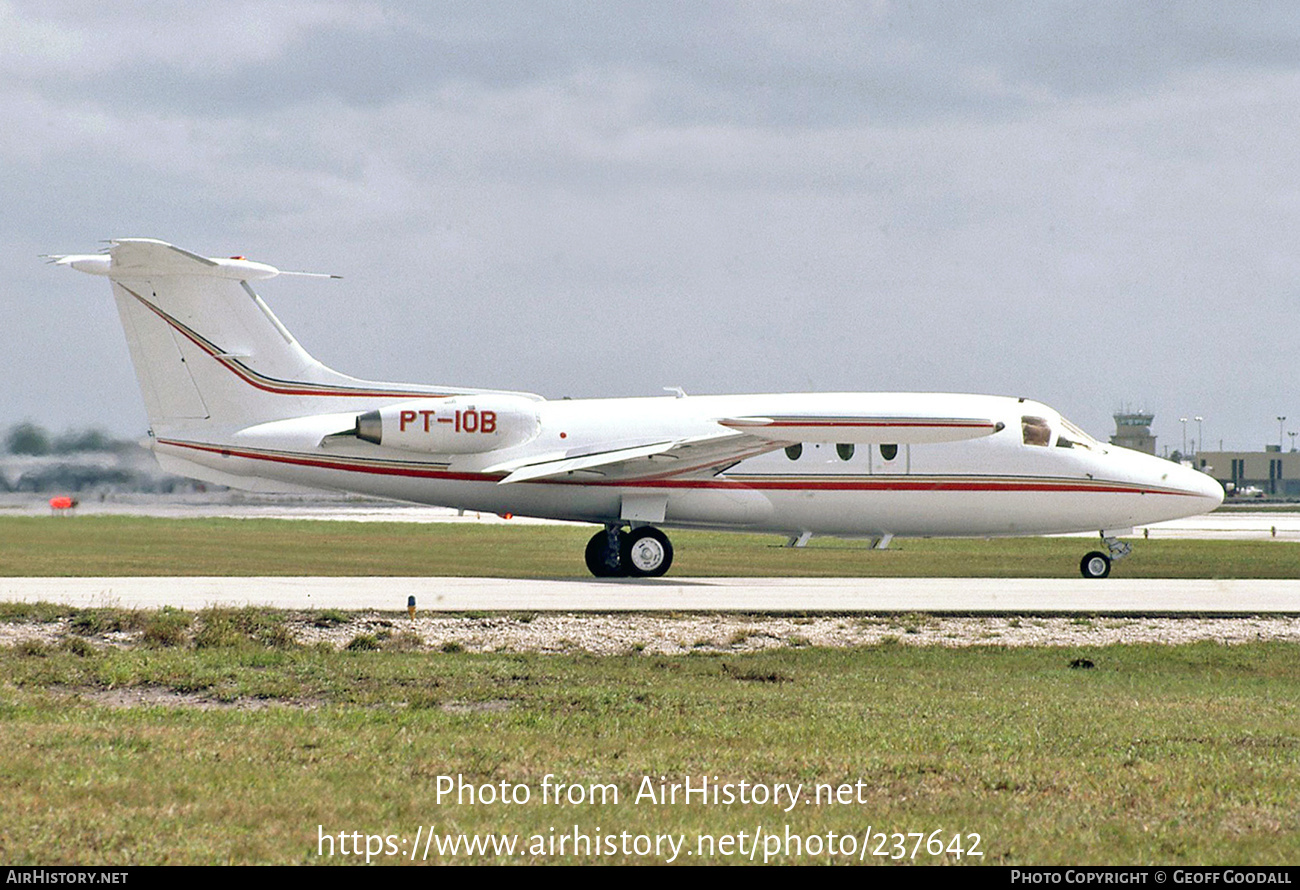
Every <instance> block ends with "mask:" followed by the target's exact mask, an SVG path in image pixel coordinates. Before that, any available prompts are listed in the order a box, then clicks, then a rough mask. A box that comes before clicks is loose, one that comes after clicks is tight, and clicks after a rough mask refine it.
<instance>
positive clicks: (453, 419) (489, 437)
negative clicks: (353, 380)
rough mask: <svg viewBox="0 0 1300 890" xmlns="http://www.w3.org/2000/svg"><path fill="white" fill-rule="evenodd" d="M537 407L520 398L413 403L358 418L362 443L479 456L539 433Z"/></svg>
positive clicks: (480, 398) (455, 399) (399, 403)
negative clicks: (363, 441) (477, 454)
mask: <svg viewBox="0 0 1300 890" xmlns="http://www.w3.org/2000/svg"><path fill="white" fill-rule="evenodd" d="M541 425H542V424H541V419H540V418H539V417H538V415H537V403H536V402H534V401H532V400H530V399H525V398H520V397H518V396H508V395H481V396H478V395H475V396H452V397H451V398H445V399H414V400H412V401H409V402H398V403H396V404H394V405H388V406H386V407H383V408H380V409H378V410H376V411H367V412H366V413H364V414H359V415H357V427H356V434H357V438H358V439H363V440H365V441H366V442H374V443H375V444H376V445H384V446H387V447H389V448H404V449H406V450H407V451H424V452H430V453H433V454H475V453H478V452H482V451H495V450H497V449H498V448H509V447H511V446H513V445H522V444H524V443H525V442H528V441H530V440H532V439H533V438H535V437H536V436H537V434H538V432H539V431H540V430H541Z"/></svg>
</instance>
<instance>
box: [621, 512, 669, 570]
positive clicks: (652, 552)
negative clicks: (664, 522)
mask: <svg viewBox="0 0 1300 890" xmlns="http://www.w3.org/2000/svg"><path fill="white" fill-rule="evenodd" d="M620 557H621V559H620V564H621V565H622V566H623V567H624V568H625V569H626V571H627V573H628V574H629V575H631V576H632V577H633V578H658V577H659V576H660V575H662V574H663V573H664V572H666V571H668V567H669V566H671V565H672V564H673V545H672V544H670V543H668V536H667V535H665V534H664V533H663V532H661V531H659V529H657V528H652V527H650V526H648V525H643V526H641V528H638V529H633V530H632V532H631V533H629V534H626V535H624V536H623V547H622V551H621V553H620Z"/></svg>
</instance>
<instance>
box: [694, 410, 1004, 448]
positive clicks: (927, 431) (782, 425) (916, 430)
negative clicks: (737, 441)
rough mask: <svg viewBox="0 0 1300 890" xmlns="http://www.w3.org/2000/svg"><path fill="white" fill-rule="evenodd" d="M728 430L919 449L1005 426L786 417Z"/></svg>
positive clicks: (731, 421)
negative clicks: (915, 446)
mask: <svg viewBox="0 0 1300 890" xmlns="http://www.w3.org/2000/svg"><path fill="white" fill-rule="evenodd" d="M718 423H720V424H722V425H723V426H725V427H727V428H728V429H733V430H737V431H739V432H744V433H747V434H749V435H751V436H757V437H759V438H760V439H766V440H768V441H771V442H835V443H839V442H843V443H857V444H862V445H866V444H872V443H877V442H887V443H893V444H899V445H919V444H925V443H932V442H959V441H961V440H963V439H978V438H980V437H982V436H991V435H993V434H994V433H996V432H997V431H998V430H1000V429H1002V427H1003V425H1002V424H1000V423H998V422H996V421H994V420H990V419H989V418H986V417H900V416H890V417H884V416H868V415H826V414H821V415H812V414H807V415H802V414H785V415H775V414H774V415H771V416H768V417H726V418H723V419H722V420H719V421H718Z"/></svg>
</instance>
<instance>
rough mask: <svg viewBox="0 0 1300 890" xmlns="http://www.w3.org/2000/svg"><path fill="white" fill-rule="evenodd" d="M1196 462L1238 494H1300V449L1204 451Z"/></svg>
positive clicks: (1199, 467) (1260, 495)
mask: <svg viewBox="0 0 1300 890" xmlns="http://www.w3.org/2000/svg"><path fill="white" fill-rule="evenodd" d="M1193 465H1194V466H1195V467H1196V468H1197V469H1198V470H1200V471H1201V472H1203V473H1206V474H1208V475H1210V476H1213V477H1214V478H1215V479H1217V480H1218V481H1219V483H1220V484H1221V485H1222V486H1223V488H1224V490H1225V491H1227V492H1228V493H1229V494H1233V493H1234V492H1235V493H1236V494H1237V496H1239V497H1240V496H1242V495H1246V496H1252V495H1253V496H1256V497H1300V451H1283V450H1282V449H1281V447H1279V446H1277V445H1266V446H1265V447H1264V450H1263V451H1202V452H1200V453H1199V454H1197V455H1196V457H1195V459H1194V460H1193Z"/></svg>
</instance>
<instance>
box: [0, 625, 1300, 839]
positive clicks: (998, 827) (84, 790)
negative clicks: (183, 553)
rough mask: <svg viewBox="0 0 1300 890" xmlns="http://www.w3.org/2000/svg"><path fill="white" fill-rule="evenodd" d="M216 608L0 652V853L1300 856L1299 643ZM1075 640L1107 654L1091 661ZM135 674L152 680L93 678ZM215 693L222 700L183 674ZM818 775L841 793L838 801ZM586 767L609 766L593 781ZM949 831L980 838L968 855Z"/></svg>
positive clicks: (594, 770) (1091, 653)
mask: <svg viewBox="0 0 1300 890" xmlns="http://www.w3.org/2000/svg"><path fill="white" fill-rule="evenodd" d="M174 617H175V616H174V615H173V616H171V618H172V619H174ZM148 620H152V621H160V622H163V623H165V622H166V621H167V620H169V617H168V615H167V614H165V613H162V614H156V615H153V616H152V617H150V618H149V619H148ZM204 620H208V621H213V622H214V623H216V624H219V625H221V627H222V628H223V630H221V631H220V632H219V633H216V632H214V633H209V634H207V635H206V636H202V635H201V633H192V636H191V637H187V638H185V639H186V640H188V641H182V640H180V639H178V638H170V637H168V636H166V635H162V636H160V637H158V638H157V639H158V642H155V643H154V644H152V645H142V646H140V647H137V648H134V649H129V650H124V651H118V650H96V649H93V648H92V647H88V646H84V645H77V644H76V641H75V640H74V641H71V642H66V643H65V644H62V645H57V646H42V645H37V644H33V645H26V646H18V647H7V648H0V671H2V672H3V674H2V675H3V677H4V680H3V682H2V683H0V746H3V750H4V751H5V756H4V758H3V761H0V811H3V812H4V813H5V820H4V824H3V826H2V827H0V858H2V859H3V860H4V861H5V862H7V863H9V864H21V863H43V864H54V863H71V862H82V863H219V862H235V863H258V862H260V863H293V862H306V863H310V862H319V861H322V857H321V856H320V855H319V854H320V853H321V852H322V851H323V852H326V853H328V852H329V849H330V847H331V846H332V847H333V848H334V855H333V856H332V857H330V856H326V857H323V858H324V860H325V861H330V862H335V863H337V862H359V861H364V859H365V857H364V856H360V857H358V856H344V855H343V853H342V847H341V846H340V842H339V838H338V835H339V833H340V832H344V833H346V834H347V835H348V837H347V839H346V840H345V841H344V842H343V843H344V845H345V846H346V847H347V848H348V849H349V850H351V849H354V848H355V849H361V850H364V849H365V848H366V843H367V842H366V840H365V838H366V836H374V838H375V840H373V841H372V842H371V845H372V849H376V851H377V852H378V855H377V856H376V857H374V858H375V859H376V860H377V861H380V862H387V863H398V862H405V861H409V856H410V855H411V849H412V848H413V847H414V846H415V842H414V838H415V835H416V832H417V830H419V831H420V832H422V833H424V836H425V837H427V832H428V831H429V827H428V826H430V825H432V826H434V831H435V833H436V834H437V835H438V836H439V837H440V838H441V837H442V836H443V835H444V834H445V835H447V836H449V837H451V838H453V839H454V838H455V836H457V835H460V834H462V833H463V834H467V835H475V834H483V835H488V834H492V835H502V836H507V839H508V838H509V837H515V836H517V839H516V840H515V843H517V844H519V845H520V846H518V847H517V848H516V850H515V852H514V853H513V854H507V853H505V852H500V851H499V852H497V853H493V852H490V851H489V852H486V853H476V854H469V853H467V852H466V850H465V849H464V848H461V849H460V851H459V852H458V853H456V854H452V853H451V852H449V851H448V852H444V853H443V854H442V855H440V854H439V853H438V851H437V847H436V846H435V847H433V852H432V853H431V854H430V856H429V859H430V861H438V862H446V861H457V862H481V861H496V860H503V861H511V862H538V863H547V862H556V861H568V862H574V861H578V862H582V861H629V862H633V861H640V862H659V861H665V860H666V859H668V858H669V855H670V854H669V850H668V848H667V847H665V848H663V849H662V850H661V852H660V853H659V854H654V853H652V852H650V850H649V847H646V848H645V849H646V852H645V854H644V855H639V854H638V853H637V847H636V846H633V847H631V848H628V849H624V848H621V847H620V848H619V849H617V850H613V851H606V850H604V849H602V848H601V847H599V846H598V847H597V848H596V850H595V851H594V852H593V851H591V850H582V849H579V850H578V852H577V853H576V854H575V853H574V851H573V849H572V848H570V849H568V850H567V852H564V853H561V852H560V851H559V850H557V849H555V848H553V847H550V846H549V844H553V843H556V841H555V839H556V838H558V837H559V836H561V835H563V836H566V837H568V836H570V835H572V834H573V833H575V832H576V833H578V834H582V835H586V836H588V837H589V838H590V837H591V836H593V835H595V834H598V833H599V834H601V835H602V836H603V835H615V834H621V833H623V832H627V833H628V836H629V838H633V837H640V836H644V837H646V838H653V837H656V836H664V837H668V836H671V837H673V838H677V839H679V842H680V844H681V846H680V847H679V849H680V850H681V852H680V853H679V858H678V859H677V861H684V862H690V861H695V862H699V861H701V859H703V860H706V861H717V862H726V861H746V860H747V859H748V857H747V855H745V850H744V848H743V847H741V848H739V850H740V851H739V852H737V849H738V848H735V847H731V848H718V847H715V848H713V849H712V852H711V853H710V848H709V847H708V845H707V843H706V841H704V840H702V838H703V837H705V836H709V837H712V838H713V843H715V844H716V843H717V840H718V838H719V837H721V836H724V835H729V836H732V838H733V841H734V840H736V836H737V835H739V834H740V833H742V832H744V833H745V835H746V836H747V837H748V838H749V840H750V842H751V843H752V842H753V839H754V837H755V836H756V835H760V834H761V835H762V836H763V837H764V838H765V840H764V842H763V844H764V846H763V847H760V848H759V849H758V851H757V857H756V858H757V861H762V859H763V858H764V853H765V851H766V853H767V854H768V855H770V856H771V857H772V858H773V859H774V860H775V861H787V862H808V861H828V862H839V861H858V859H859V857H861V858H862V859H863V860H865V861H867V862H888V861H891V858H890V857H895V856H898V857H900V858H903V859H907V860H913V859H914V860H915V861H918V862H952V863H956V862H964V863H997V864H1016V863H1019V864H1029V863H1037V864H1043V863H1075V864H1078V863H1120V864H1125V863H1127V864H1132V863H1167V864H1175V863H1189V864H1208V863H1239V864H1242V863H1252V864H1260V863H1293V862H1295V861H1297V860H1298V859H1300V808H1297V789H1298V788H1300V756H1298V755H1300V649H1298V648H1297V647H1295V646H1288V645H1278V644H1250V645H1244V646H1235V647H1228V646H1222V645H1217V644H1198V645H1191V646H1182V647H1159V646H1119V647H1109V648H1103V649H1095V650H1086V651H1074V650H1061V649H1053V648H1037V649H1020V650H1011V649H1003V648H996V647H989V648H978V647H977V648H972V649H965V650H950V649H940V648H912V647H905V646H899V645H896V644H886V645H881V646H877V647H871V648H864V649H857V650H816V649H802V650H789V649H787V650H782V651H779V652H772V653H768V654H761V655H751V656H745V657H730V656H714V657H700V656H683V657H677V658H651V657H638V656H630V657H618V658H591V657H575V656H542V655H470V654H467V653H455V652H452V653H428V652H423V653H416V652H406V651H400V646H397V647H390V648H389V649H383V648H381V649H378V650H374V651H334V650H332V649H329V650H327V649H325V648H323V647H312V648H302V647H297V646H293V645H291V644H288V643H286V642H285V641H284V639H283V637H282V636H277V634H276V633H275V632H274V630H273V628H274V626H275V622H276V618H275V616H274V613H266V612H259V611H252V610H245V611H241V612H232V611H227V612H226V613H224V614H223V615H220V616H216V617H212V616H209V617H208V618H206V619H204ZM222 622H224V624H223V623H222ZM193 630H194V629H193V628H190V631H191V632H193ZM168 640H170V643H169V642H167V641H168ZM1082 658H1086V659H1088V660H1089V661H1090V662H1092V664H1093V665H1094V667H1093V668H1092V669H1082V668H1072V667H1071V663H1072V662H1075V663H1077V662H1076V659H1082ZM119 690H130V691H135V692H139V693H145V694H143V695H141V700H142V701H143V702H144V704H143V705H137V706H135V707H113V706H109V705H107V704H104V703H103V702H105V701H107V699H106V696H110V695H112V694H113V693H114V692H115V691H119ZM196 694H197V695H201V696H203V697H204V701H205V702H206V703H207V704H205V705H204V706H203V707H200V706H198V705H196V704H194V703H193V702H192V701H191V700H190V699H187V698H185V696H194V695H196ZM149 702H155V704H149ZM213 702H217V703H220V702H224V703H226V705H227V706H224V707H222V706H216V707H213V706H212V703H213ZM548 775H549V776H552V778H551V779H550V780H549V782H550V784H551V785H554V784H555V783H557V782H559V783H565V784H568V785H572V786H574V788H577V789H579V790H580V791H581V797H582V798H583V799H582V801H581V802H580V803H577V804H570V803H569V802H568V794H569V793H572V792H573V788H571V789H569V792H563V793H562V800H563V801H564V802H562V803H560V804H555V803H554V802H553V801H551V802H547V803H543V802H542V794H543V786H544V784H546V783H547V782H548V780H547V778H546V777H547V776H548ZM458 777H459V779H458ZM646 777H649V778H648V781H649V787H651V788H653V789H658V788H660V787H662V786H668V785H671V784H673V783H680V782H682V781H683V780H685V779H688V778H689V779H690V780H691V781H692V782H693V783H695V784H697V785H698V784H699V783H700V782H701V781H702V777H709V780H710V781H716V782H717V783H719V784H731V785H732V788H733V791H736V790H737V789H738V788H739V783H740V782H742V781H743V782H746V783H749V785H750V786H751V787H752V786H754V785H762V786H766V787H769V788H770V787H771V786H774V785H779V784H789V785H798V786H802V787H801V789H800V791H799V795H798V800H799V801H800V802H799V803H798V804H797V805H795V806H793V807H792V808H791V809H790V811H789V812H786V811H785V810H786V806H785V804H784V798H783V803H782V805H780V806H778V805H775V804H773V803H772V802H770V801H769V802H764V803H756V802H752V801H749V802H740V801H736V802H733V803H731V804H730V805H726V804H724V803H720V804H717V805H714V804H711V803H701V802H700V800H699V799H698V797H697V798H696V799H694V800H692V801H691V802H690V803H685V802H683V801H682V800H681V799H680V797H679V799H678V801H677V803H675V804H674V803H663V802H660V801H657V800H656V801H653V802H652V801H651V800H649V799H647V798H645V797H644V796H643V797H642V799H641V800H639V801H638V800H637V794H638V791H644V790H645V788H646V785H645V783H646V781H647V778H646ZM461 780H463V781H464V782H466V783H469V784H470V785H472V786H476V787H477V786H481V785H483V784H489V785H492V786H493V788H494V793H499V792H498V791H497V790H496V789H499V788H500V787H501V785H500V783H502V782H505V783H506V784H507V786H508V788H509V789H510V794H511V795H512V796H513V797H514V798H515V799H516V800H518V799H519V797H520V796H521V793H520V789H521V788H522V789H524V790H526V791H527V794H528V797H529V799H528V801H527V802H522V803H512V804H503V803H500V802H496V803H483V802H482V801H478V800H477V799H476V801H475V803H473V804H471V803H469V802H468V800H464V801H462V802H457V800H456V796H455V794H454V793H449V794H444V796H443V797H442V799H441V800H439V793H438V792H439V788H440V782H441V783H443V785H442V787H444V788H448V787H454V785H448V784H447V783H454V782H457V781H461ZM819 784H821V785H825V786H829V787H828V788H827V792H828V793H829V790H830V788H834V789H839V791H838V794H837V797H838V800H837V801H836V802H835V803H833V804H832V803H830V802H829V797H828V796H823V798H822V800H821V801H820V802H818V801H817V799H816V794H817V787H816V786H817V785H819ZM593 786H612V787H607V788H605V789H604V794H605V800H604V801H603V802H601V801H599V799H598V797H597V795H598V792H597V790H596V789H595V788H594V787H593ZM480 791H481V789H480ZM614 794H617V801H615V799H614V797H613V796H612V795H614ZM592 797H597V800H596V802H593V801H592V799H591V798H592ZM805 801H807V802H805ZM868 831H870V838H869V839H867V840H866V841H865V849H866V850H867V853H866V854H865V856H863V855H862V852H861V851H862V849H863V848H864V838H865V837H866V835H867V833H868ZM352 832H357V833H358V836H357V838H355V839H354V838H353V837H352V835H351V833H352ZM831 832H833V833H834V834H835V835H836V836H841V835H845V834H847V835H852V836H854V840H853V845H854V846H853V847H852V850H853V851H854V852H853V854H852V855H849V854H848V853H846V851H847V850H848V849H849V847H848V846H847V843H848V842H847V840H846V839H845V838H844V837H842V836H841V837H839V840H838V842H837V843H838V845H839V846H834V845H829V846H828V844H831V842H830V841H829V840H828V833H831ZM913 832H920V833H922V834H923V835H924V836H925V839H926V841H929V840H931V837H932V833H934V832H938V834H937V835H934V838H935V839H937V840H939V841H941V842H942V843H940V845H939V846H940V847H943V848H945V849H948V852H939V853H937V854H933V853H927V852H926V849H925V847H924V844H922V846H921V847H920V848H919V851H916V852H914V846H913V845H914V842H915V841H916V837H915V836H912V837H907V838H906V840H905V841H904V842H903V847H902V849H903V853H902V854H900V852H899V847H898V846H897V844H898V843H899V841H898V839H896V838H894V837H893V835H894V834H895V833H898V834H902V835H904V836H907V835H908V834H909V833H913ZM322 834H324V835H329V836H330V837H331V838H332V840H331V841H330V843H329V845H328V846H327V845H325V843H324V841H322V840H321V836H322ZM877 834H883V835H887V837H877ZM787 835H789V836H792V837H799V838H801V839H803V843H804V844H805V845H807V844H810V843H811V842H809V841H807V838H809V837H811V836H817V837H818V838H820V840H818V841H817V844H818V846H817V852H815V853H814V852H813V851H812V847H811V846H803V847H801V848H800V849H796V848H794V847H793V846H785V847H777V848H769V846H768V845H769V844H771V843H772V841H771V840H770V838H777V839H778V842H784V839H785V838H786V837H787ZM973 835H978V840H977V841H976V839H975V838H974V837H973ZM954 838H957V843H958V846H959V847H960V848H962V849H963V850H964V851H966V852H967V853H968V852H969V850H970V846H971V844H972V843H977V844H978V850H979V851H980V852H982V853H983V854H984V855H983V856H982V857H973V858H972V857H970V856H969V855H965V854H963V855H962V856H960V857H959V856H958V855H957V854H956V853H955V852H953V851H952V850H953V849H956V848H952V844H953V839H954ZM384 839H387V840H384ZM443 843H445V841H443ZM637 843H640V842H639V841H637ZM648 843H649V841H648V840H647V841H646V844H648ZM741 843H742V844H743V841H741ZM375 845H378V847H376V846H375ZM530 845H531V846H532V847H537V846H539V845H540V848H541V849H540V850H538V849H532V850H531V852H530ZM949 848H952V849H949ZM724 849H726V850H727V851H728V852H724ZM685 851H691V853H690V854H689V855H688V854H687V853H686V852H685ZM876 851H880V852H881V855H875V854H876ZM422 853H423V845H421V846H420V847H419V848H418V849H417V852H416V856H417V859H422V858H423V857H422Z"/></svg>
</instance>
